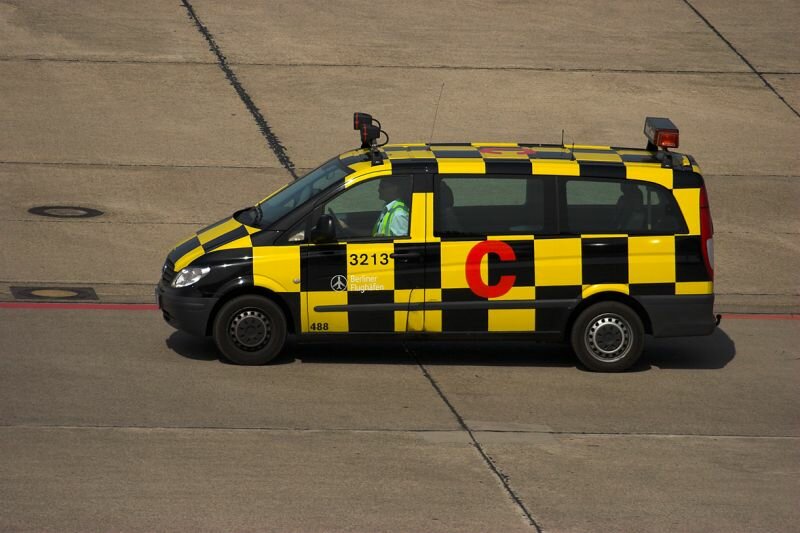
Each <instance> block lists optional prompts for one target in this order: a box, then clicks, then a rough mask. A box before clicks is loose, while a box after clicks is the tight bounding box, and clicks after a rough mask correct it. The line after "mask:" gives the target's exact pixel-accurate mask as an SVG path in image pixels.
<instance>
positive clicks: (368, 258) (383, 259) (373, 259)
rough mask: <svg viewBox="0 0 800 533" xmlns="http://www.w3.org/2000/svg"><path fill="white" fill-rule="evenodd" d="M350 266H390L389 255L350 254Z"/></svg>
mask: <svg viewBox="0 0 800 533" xmlns="http://www.w3.org/2000/svg"><path fill="white" fill-rule="evenodd" d="M350 264H351V265H353V266H356V265H388V264H389V254H387V253H382V254H350Z"/></svg>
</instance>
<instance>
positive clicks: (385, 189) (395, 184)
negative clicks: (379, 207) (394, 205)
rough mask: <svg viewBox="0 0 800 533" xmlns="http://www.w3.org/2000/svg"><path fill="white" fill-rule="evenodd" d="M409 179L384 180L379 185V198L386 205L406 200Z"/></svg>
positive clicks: (399, 177)
mask: <svg viewBox="0 0 800 533" xmlns="http://www.w3.org/2000/svg"><path fill="white" fill-rule="evenodd" d="M407 183H408V178H405V177H402V176H398V177H392V178H383V179H382V180H381V182H380V185H378V198H380V199H381V200H383V201H384V202H386V203H389V202H392V201H394V200H404V201H405V200H406V196H407V195H408V190H407V189H408V184H407Z"/></svg>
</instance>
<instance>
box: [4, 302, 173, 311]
mask: <svg viewBox="0 0 800 533" xmlns="http://www.w3.org/2000/svg"><path fill="white" fill-rule="evenodd" d="M0 309H77V310H80V311H84V310H99V311H158V306H157V305H155V304H79V303H64V302H0Z"/></svg>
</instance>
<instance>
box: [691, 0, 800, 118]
mask: <svg viewBox="0 0 800 533" xmlns="http://www.w3.org/2000/svg"><path fill="white" fill-rule="evenodd" d="M683 3H684V4H686V5H687V6H689V8H690V9H691V10H692V11H694V12H695V14H696V15H697V16H698V17H700V19H701V20H702V21H703V22H705V23H706V26H708V27H709V28H710V29H711V31H713V32H714V33H715V34H716V35H717V37H719V38H720V39H721V40H722V41H723V42H724V43H725V44H727V45H728V48H730V49H731V50H733V53H735V54H736V55H737V56H739V59H741V60H742V61H743V62H744V64H745V65H747V66H748V68H750V70H751V71H753V74H755V75H756V76H758V77H759V78H760V79H761V82H762V83H763V84H764V85H765V86H766V87H767V89H769V90H770V91H772V92H773V94H775V96H777V97H778V98H779V99H780V101H781V102H783V104H784V105H785V106H786V107H788V108H789V110H790V111H791V112H792V113H794V115H795V116H796V117H797V118H800V112H798V111H797V109H795V108H794V107H792V105H791V104H790V103H789V102H788V101H786V99H785V98H784V97H783V95H782V94H781V93H779V92H778V90H777V89H776V88H775V87H774V86H773V85H772V84H771V83H770V82H769V81H768V80H767V78H765V77H764V74H762V73H761V72H759V71H758V70H757V69H756V67H754V66H753V64H752V63H750V61H749V60H748V59H747V58H746V57H745V56H744V54H742V53H741V52H740V51H739V50H737V49H736V47H735V46H733V43H731V42H730V41H729V40H728V39H726V38H725V36H724V35H722V33H720V31H719V30H718V29H717V28H716V27H714V25H713V24H711V21H710V20H708V19H707V18H706V17H705V16H704V15H703V14H702V13H700V11H699V10H698V9H697V8H696V7H694V5H692V3H691V2H690V1H689V0H683Z"/></svg>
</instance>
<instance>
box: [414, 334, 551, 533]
mask: <svg viewBox="0 0 800 533" xmlns="http://www.w3.org/2000/svg"><path fill="white" fill-rule="evenodd" d="M403 349H404V350H405V352H406V353H407V354H408V355H409V356H411V357H413V358H414V360H415V361H416V363H417V366H418V367H419V369H420V370H421V371H422V374H423V375H424V376H425V378H426V379H427V380H428V382H429V383H430V384H431V386H432V387H433V389H434V390H435V391H436V393H437V394H438V395H439V397H440V398H441V399H442V401H443V402H444V403H445V405H446V406H447V407H448V409H450V412H451V413H452V414H453V416H454V417H455V418H456V420H457V421H458V424H459V425H460V426H461V429H462V430H463V431H464V432H466V433H467V434H468V435H469V438H470V440H471V442H472V445H473V447H474V448H475V449H476V450H477V452H478V454H479V455H480V456H481V458H482V459H483V461H484V463H486V466H487V467H489V470H490V471H491V472H492V474H494V475H495V477H496V478H497V479H498V480H499V481H500V484H501V485H502V486H503V488H504V489H505V491H506V493H507V494H508V496H509V497H510V498H511V500H512V502H513V503H514V504H515V505H516V506H517V508H518V509H519V510H520V512H521V513H522V515H523V516H524V517H525V519H526V520H527V522H528V524H529V525H531V526H532V527H533V528H534V529H535V530H536V531H537V532H538V533H542V531H543V530H542V527H541V526H540V525H539V523H538V522H537V521H536V519H535V518H534V517H533V514H532V513H531V511H530V510H529V509H528V508H527V507H526V506H525V504H524V503H523V502H522V500H521V499H520V497H519V496H518V495H517V493H516V492H515V491H514V489H513V488H512V487H511V485H510V483H509V478H508V475H507V474H505V473H504V472H503V471H502V470H500V469H499V468H498V467H497V465H496V464H495V462H494V460H493V459H492V458H491V457H490V456H489V455H488V454H487V453H486V452H485V451H484V449H483V447H482V446H481V443H480V442H478V439H476V438H475V435H474V433H473V432H472V430H471V429H470V428H469V426H468V425H467V423H466V422H465V421H464V418H463V417H462V416H461V414H459V412H458V411H457V410H456V408H455V406H453V404H452V403H451V402H450V400H449V399H448V398H447V396H446V395H445V394H444V391H443V390H442V388H441V387H440V386H439V384H438V383H437V382H436V380H435V379H434V378H433V376H431V374H430V372H428V369H427V368H425V365H423V364H422V363H421V362H420V360H419V357H418V356H417V354H416V353H415V352H414V351H413V350H411V349H410V348H409V347H408V346H407V345H406V344H405V343H403Z"/></svg>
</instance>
